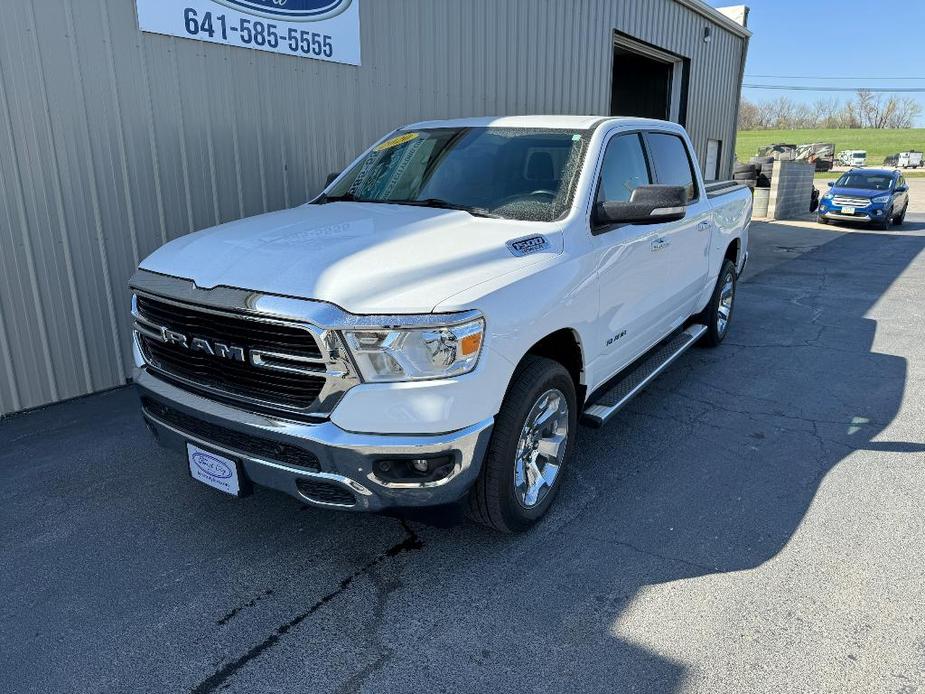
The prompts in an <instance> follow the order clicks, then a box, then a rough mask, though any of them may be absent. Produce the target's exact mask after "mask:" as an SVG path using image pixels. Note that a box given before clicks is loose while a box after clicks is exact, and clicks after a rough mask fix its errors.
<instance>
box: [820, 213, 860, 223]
mask: <svg viewBox="0 0 925 694" xmlns="http://www.w3.org/2000/svg"><path fill="white" fill-rule="evenodd" d="M822 216H823V217H825V218H826V219H835V220H838V221H841V222H859V223H865V222H872V221H873V217H871V216H870V215H869V214H865V215H856V214H838V212H823V213H822Z"/></svg>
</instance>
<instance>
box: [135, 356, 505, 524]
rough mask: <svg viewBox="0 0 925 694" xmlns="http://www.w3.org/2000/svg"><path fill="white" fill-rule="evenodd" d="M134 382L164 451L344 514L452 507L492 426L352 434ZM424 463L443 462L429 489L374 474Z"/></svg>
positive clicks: (144, 375) (143, 375)
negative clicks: (215, 458)
mask: <svg viewBox="0 0 925 694" xmlns="http://www.w3.org/2000/svg"><path fill="white" fill-rule="evenodd" d="M135 383H136V386H137V389H138V391H139V395H140V396H141V398H142V411H143V414H144V417H145V420H146V421H147V423H148V425H149V427H150V428H151V429H152V431H153V433H154V434H155V435H156V437H157V439H158V441H159V442H160V443H161V444H162V445H164V446H165V447H168V448H171V449H174V450H177V451H182V452H183V453H184V454H185V453H186V444H187V443H194V444H196V445H198V446H201V447H203V448H206V449H211V450H214V451H215V452H216V453H219V454H222V455H225V456H227V457H230V458H233V459H236V460H238V461H240V463H241V470H242V474H243V476H244V477H245V478H246V479H245V480H244V482H245V486H246V483H247V482H251V483H253V484H257V485H260V486H263V487H269V488H271V489H276V490H278V491H281V492H285V493H286V494H289V495H290V496H293V497H295V498H296V499H299V500H300V501H302V502H304V503H307V504H311V505H314V506H320V507H325V508H339V509H344V510H351V511H381V510H385V509H389V508H401V507H418V506H437V505H441V504H448V503H452V502H455V501H458V500H459V499H460V498H462V497H463V496H464V495H465V494H466V493H467V492H468V490H469V487H470V486H471V485H472V484H473V482H474V481H475V479H476V477H477V476H478V474H479V470H480V469H481V464H482V459H483V458H484V455H485V451H486V449H487V447H488V441H489V439H490V437H491V431H492V426H493V424H494V419H493V418H489V419H486V420H484V421H482V422H480V423H478V424H475V425H473V426H470V427H467V428H466V429H462V430H460V431H455V432H450V433H446V434H437V435H420V434H413V435H394V434H388V435H382V434H358V433H352V432H348V431H345V430H344V429H341V428H340V427H338V426H337V425H335V424H334V423H333V422H331V421H327V420H326V421H320V422H318V423H304V422H294V421H290V420H284V419H277V418H274V417H271V416H267V415H262V414H257V413H253V412H247V411H244V410H240V409H237V408H234V407H231V406H228V405H225V404H222V403H221V402H216V401H214V400H211V399H207V398H205V397H202V396H200V395H197V394H195V393H192V392H189V391H187V390H184V389H181V388H178V387H176V386H174V385H172V384H171V383H168V382H166V381H164V380H162V379H160V378H158V377H156V376H153V375H151V374H150V373H148V371H147V370H145V369H143V368H141V369H137V370H136V372H135ZM166 412H170V413H172V415H171V417H166V416H165V415H164V413H166ZM204 432H205V433H204ZM274 450H279V451H283V450H285V451H289V452H290V454H289V455H282V454H279V455H277V454H276V453H274ZM293 450H297V451H304V452H305V453H306V454H308V455H307V459H310V460H312V461H313V462H312V464H311V465H304V464H293V463H292V462H291V459H292V455H291V452H292V451H293ZM430 457H450V458H451V459H452V469H451V472H450V473H449V474H448V475H447V476H446V477H444V478H442V479H440V480H437V481H434V482H389V481H386V480H383V479H380V478H379V477H378V476H377V474H376V472H375V468H374V464H375V463H376V462H377V461H380V460H402V459H409V458H430ZM315 461H316V462H315ZM319 490H320V491H319ZM332 492H333V493H332Z"/></svg>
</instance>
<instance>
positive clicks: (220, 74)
mask: <svg viewBox="0 0 925 694" xmlns="http://www.w3.org/2000/svg"><path fill="white" fill-rule="evenodd" d="M360 2H361V10H362V20H361V21H362V26H361V30H362V42H363V45H362V50H363V66H362V67H359V68H355V67H351V66H346V65H337V64H332V63H322V62H317V61H312V60H305V59H298V58H292V57H287V56H280V55H274V54H270V53H259V52H255V51H250V50H245V49H240V48H232V47H226V46H217V45H211V44H205V43H200V42H196V41H191V40H184V39H179V38H171V37H166V36H159V35H153V34H142V33H141V32H139V31H138V29H137V20H136V17H135V4H134V2H133V0H26V1H25V2H15V3H14V2H11V1H9V0H5V1H4V2H3V9H4V21H3V22H2V23H0V414H3V413H8V412H13V411H16V410H20V409H24V408H28V407H33V406H37V405H41V404H44V403H48V402H52V401H55V400H60V399H64V398H68V397H73V396H77V395H82V394H85V393H90V392H93V391H96V390H100V389H104V388H107V387H111V386H115V385H118V384H120V383H124V382H125V379H126V377H127V376H128V375H129V372H130V367H131V353H130V349H129V344H130V332H129V320H128V309H127V291H126V283H127V281H128V278H129V276H130V275H131V273H132V272H133V270H134V268H135V266H136V265H137V263H138V262H139V260H140V259H141V258H142V257H144V256H145V255H147V254H148V253H150V252H151V251H152V250H154V249H155V248H157V247H158V246H159V245H161V244H162V243H164V242H165V241H168V240H170V239H172V238H176V237H177V236H180V235H182V234H186V233H189V232H191V231H195V230H197V229H202V228H204V227H208V226H211V225H214V224H216V223H220V222H225V221H229V220H233V219H236V218H239V217H242V216H249V215H254V214H259V213H262V212H266V211H270V210H276V209H280V208H283V207H287V206H292V205H297V204H299V203H302V202H304V201H305V200H307V199H308V198H309V197H310V196H311V195H312V194H313V193H315V192H316V191H317V190H318V189H319V188H320V185H321V183H322V181H323V180H324V177H325V175H326V174H327V173H328V172H330V171H333V170H337V169H339V168H340V167H342V166H343V165H344V164H345V163H347V162H348V161H349V160H350V159H352V157H353V156H354V155H355V154H356V153H357V152H358V151H360V150H361V149H362V148H363V147H364V146H365V145H366V144H367V143H368V142H370V141H371V140H373V139H374V138H376V137H378V136H380V135H381V134H383V133H384V132H387V131H388V130H390V129H392V128H394V127H397V126H398V125H401V124H402V123H406V122H410V121H415V120H420V119H426V118H441V117H455V116H467V115H485V114H518V113H602V114H606V113H608V111H609V107H610V103H609V102H610V87H611V85H610V82H611V76H610V70H611V59H612V49H611V46H612V38H613V31H614V30H615V29H619V30H620V31H622V32H624V33H627V34H629V35H631V36H634V37H636V38H638V39H641V40H643V41H647V42H649V43H652V44H655V45H658V46H660V47H663V48H665V49H667V50H669V51H672V52H675V53H678V54H681V55H684V56H686V57H688V58H690V59H691V64H692V68H691V75H690V85H689V100H688V118H687V123H688V128H689V130H690V133H691V136H692V138H693V141H694V143H695V145H696V147H697V148H698V150H699V151H700V152H701V153H703V152H704V151H705V149H706V141H707V139H708V138H716V139H720V140H722V141H723V147H724V150H723V151H724V157H723V159H724V161H723V171H724V173H727V172H728V168H729V165H730V160H731V153H732V150H733V140H734V136H735V104H736V102H737V101H738V90H739V76H740V72H741V60H742V57H743V43H744V39H742V38H741V37H738V36H735V35H734V34H733V33H731V32H729V31H727V30H725V29H723V28H714V31H713V41H712V43H710V44H706V43H704V42H703V40H702V37H703V27H705V26H707V25H708V24H710V21H709V20H708V19H706V18H704V17H702V16H700V15H698V14H697V13H695V12H693V11H692V10H690V9H688V8H687V7H685V6H683V5H682V4H679V3H678V2H675V1H674V0H501V1H497V0H360Z"/></svg>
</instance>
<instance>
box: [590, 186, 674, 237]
mask: <svg viewBox="0 0 925 694" xmlns="http://www.w3.org/2000/svg"><path fill="white" fill-rule="evenodd" d="M686 214H687V188H686V187H684V186H640V187H638V188H636V190H634V191H633V194H632V195H631V196H630V200H629V202H601V203H598V204H597V205H595V206H594V215H593V217H594V219H593V221H594V226H595V227H605V226H611V225H614V224H661V223H663V222H676V221H677V220H679V219H684V217H685V215H686Z"/></svg>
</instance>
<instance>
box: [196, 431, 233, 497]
mask: <svg viewBox="0 0 925 694" xmlns="http://www.w3.org/2000/svg"><path fill="white" fill-rule="evenodd" d="M186 452H187V456H188V458H189V471H190V474H191V475H192V476H193V479H196V480H199V481H200V482H203V483H204V484H208V485H209V486H210V487H214V488H215V489H218V490H219V491H221V492H225V493H226V494H231V495H232V496H240V495H241V482H240V477H239V475H238V464H237V463H236V462H235V461H233V460H231V459H230V458H225V457H224V456H220V455H217V454H215V453H212V452H211V451H206V450H203V449H202V448H199V447H198V446H194V445H193V444H191V443H188V444H186Z"/></svg>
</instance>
